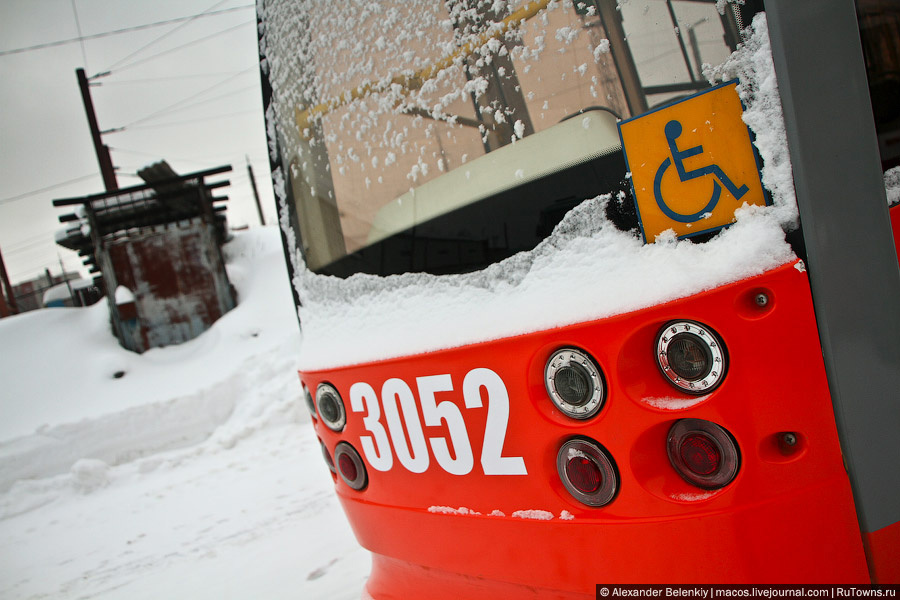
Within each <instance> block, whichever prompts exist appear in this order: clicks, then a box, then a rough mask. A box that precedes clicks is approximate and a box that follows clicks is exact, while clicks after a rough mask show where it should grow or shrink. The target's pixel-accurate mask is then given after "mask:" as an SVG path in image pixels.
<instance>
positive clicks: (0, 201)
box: [0, 173, 97, 204]
mask: <svg viewBox="0 0 900 600" xmlns="http://www.w3.org/2000/svg"><path fill="white" fill-rule="evenodd" d="M96 177H97V173H91V174H90V175H82V176H81V177H76V178H74V179H69V180H68V181H63V182H62V183H56V184H54V185H48V186H47V187H44V188H40V189H38V190H32V191H30V192H25V193H24V194H19V195H18V196H10V197H9V198H3V199H0V204H6V203H8V202H15V201H16V200H23V199H25V198H28V197H30V196H35V195H37V194H40V193H43V192H49V191H50V190H55V189H57V188H61V187H65V186H67V185H69V184H72V183H78V182H79V181H85V180H86V179H93V178H96Z"/></svg>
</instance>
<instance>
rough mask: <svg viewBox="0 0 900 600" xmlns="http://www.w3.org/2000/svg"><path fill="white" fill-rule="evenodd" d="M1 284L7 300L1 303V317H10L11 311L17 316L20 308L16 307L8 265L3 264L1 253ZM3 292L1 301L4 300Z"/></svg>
mask: <svg viewBox="0 0 900 600" xmlns="http://www.w3.org/2000/svg"><path fill="white" fill-rule="evenodd" d="M0 283H2V284H3V290H6V298H7V300H6V301H4V302H0V311H2V313H0V316H3V317H8V316H9V312H10V310H12V314H17V313H18V312H19V307H18V306H17V305H16V294H15V292H13V288H12V285H10V283H9V276H8V275H7V274H6V264H4V262H3V253H0ZM3 290H0V301H2V300H3ZM7 303H8V306H7Z"/></svg>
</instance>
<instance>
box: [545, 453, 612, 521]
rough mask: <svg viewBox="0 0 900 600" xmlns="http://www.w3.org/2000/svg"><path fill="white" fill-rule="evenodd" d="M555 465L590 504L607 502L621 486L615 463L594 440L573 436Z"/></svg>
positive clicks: (565, 482)
mask: <svg viewBox="0 0 900 600" xmlns="http://www.w3.org/2000/svg"><path fill="white" fill-rule="evenodd" d="M556 469H557V471H558V472H559V478H560V480H561V481H562V483H563V485H564V486H565V487H566V489H567V490H568V491H569V493H570V494H572V496H574V497H575V499H576V500H578V501H579V502H582V503H584V504H587V505H588V506H605V505H606V504H609V503H610V502H612V500H613V498H615V496H616V492H618V490H619V476H618V474H617V473H616V467H615V464H614V463H613V461H612V458H610V457H609V455H608V454H607V453H606V451H605V450H604V449H603V448H602V447H601V446H600V445H599V444H598V443H596V442H594V441H593V440H589V439H586V438H573V439H571V440H569V441H567V442H566V443H565V444H563V445H562V447H561V448H560V449H559V452H558V453H557V455H556Z"/></svg>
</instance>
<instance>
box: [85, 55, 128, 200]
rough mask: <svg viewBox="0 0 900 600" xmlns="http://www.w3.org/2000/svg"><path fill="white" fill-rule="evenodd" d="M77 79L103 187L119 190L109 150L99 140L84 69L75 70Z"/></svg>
mask: <svg viewBox="0 0 900 600" xmlns="http://www.w3.org/2000/svg"><path fill="white" fill-rule="evenodd" d="M75 75H76V76H77V77H78V87H79V88H80V89H81V99H82V101H83V102H84V112H85V113H87V120H88V126H89V127H90V128H91V138H92V139H93V141H94V151H95V152H96V153H97V162H98V163H100V174H101V175H102V176H103V185H104V186H105V187H106V191H107V192H112V191H115V190H117V189H119V183H118V182H117V181H116V172H115V170H114V169H113V164H112V159H111V158H110V157H109V148H108V147H106V146H104V145H103V140H101V139H100V127H99V126H98V125H97V115H96V114H95V113H94V103H93V101H92V100H91V90H90V87H89V84H88V80H87V75H85V73H84V69H81V68H79V69H75Z"/></svg>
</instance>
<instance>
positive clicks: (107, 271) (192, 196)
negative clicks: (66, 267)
mask: <svg viewBox="0 0 900 600" xmlns="http://www.w3.org/2000/svg"><path fill="white" fill-rule="evenodd" d="M230 170H231V167H230V166H224V167H218V168H216V169H210V170H206V171H201V172H197V173H190V174H187V175H181V176H179V175H177V174H176V173H175V172H174V171H172V169H171V168H170V167H169V166H168V164H166V163H165V162H161V163H156V164H154V165H151V166H149V167H147V168H145V169H142V170H141V171H140V173H139V174H140V175H141V177H142V178H144V180H145V181H147V183H146V184H145V185H140V186H134V187H130V188H124V189H119V190H115V191H111V192H107V193H103V194H95V195H92V196H86V197H82V198H67V199H59V200H54V201H53V205H54V206H68V207H76V209H75V212H73V213H68V214H63V215H61V216H60V217H59V220H60V222H62V223H65V224H66V228H65V230H64V231H63V232H61V233H60V234H58V235H57V243H58V244H59V245H61V246H63V247H64V248H68V249H70V250H75V251H77V252H78V253H79V255H80V256H82V257H83V260H84V263H85V265H87V266H88V267H89V269H90V271H91V272H92V273H94V274H95V282H96V284H97V285H98V287H101V288H102V289H103V290H104V291H105V294H106V298H107V303H108V306H109V312H110V320H111V323H112V326H113V331H114V333H115V335H116V337H117V338H118V339H119V343H120V344H121V345H122V346H123V347H124V348H127V349H129V350H132V351H135V352H144V351H146V350H149V349H151V348H156V347H161V346H167V345H172V344H179V343H182V342H185V341H188V340H190V339H193V338H194V337H196V336H198V335H199V334H201V333H202V332H203V331H205V330H206V329H207V328H208V327H209V326H210V325H211V324H212V323H214V322H215V321H216V320H217V319H218V318H219V317H221V316H222V315H223V314H225V313H226V312H228V311H229V310H231V309H232V308H233V307H234V306H235V304H236V297H235V292H234V289H233V287H232V285H231V284H230V282H229V281H228V275H227V273H226V271H225V264H224V260H223V258H222V251H221V245H222V244H223V243H224V242H225V241H227V236H228V227H227V221H226V217H225V210H226V206H225V205H224V204H222V202H224V201H226V200H227V199H228V198H227V196H214V195H213V190H216V189H219V188H223V187H225V186H227V185H228V183H229V182H228V181H227V180H220V181H215V182H208V181H206V178H207V177H211V176H214V175H219V174H221V173H225V172H228V171H230Z"/></svg>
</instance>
